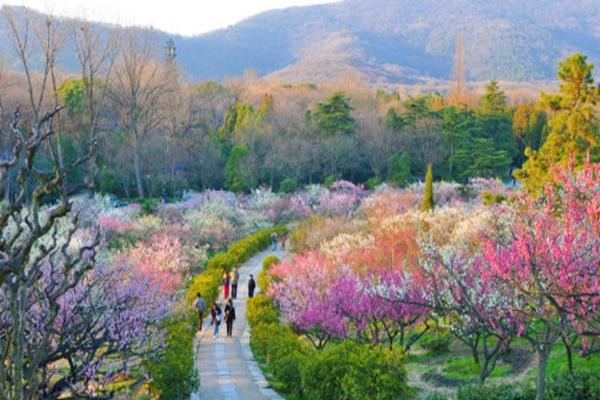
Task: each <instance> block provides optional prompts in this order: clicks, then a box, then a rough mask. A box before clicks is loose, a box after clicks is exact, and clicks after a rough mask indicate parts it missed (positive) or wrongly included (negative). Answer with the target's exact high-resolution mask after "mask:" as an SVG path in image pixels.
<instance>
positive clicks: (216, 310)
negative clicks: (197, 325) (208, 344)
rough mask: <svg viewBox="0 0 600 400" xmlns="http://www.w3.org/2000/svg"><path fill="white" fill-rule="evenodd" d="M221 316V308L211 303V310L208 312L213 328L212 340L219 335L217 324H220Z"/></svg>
mask: <svg viewBox="0 0 600 400" xmlns="http://www.w3.org/2000/svg"><path fill="white" fill-rule="evenodd" d="M222 315H223V312H222V311H221V308H220V307H219V306H218V305H217V303H215V302H214V301H213V303H212V306H211V310H210V316H211V317H212V319H211V321H210V324H211V325H212V326H213V327H214V332H213V338H215V339H216V338H217V335H218V334H219V324H220V323H221V316H222Z"/></svg>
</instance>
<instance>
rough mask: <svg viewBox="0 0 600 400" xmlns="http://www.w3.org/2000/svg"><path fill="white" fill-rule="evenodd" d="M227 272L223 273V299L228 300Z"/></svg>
mask: <svg viewBox="0 0 600 400" xmlns="http://www.w3.org/2000/svg"><path fill="white" fill-rule="evenodd" d="M229 283H230V280H229V271H225V272H223V298H224V299H227V298H229Z"/></svg>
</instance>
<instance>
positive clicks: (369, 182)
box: [367, 176, 381, 190]
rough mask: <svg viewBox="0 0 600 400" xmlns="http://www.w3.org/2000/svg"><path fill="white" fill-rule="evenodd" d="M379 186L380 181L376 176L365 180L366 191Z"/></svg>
mask: <svg viewBox="0 0 600 400" xmlns="http://www.w3.org/2000/svg"><path fill="white" fill-rule="evenodd" d="M380 184H381V179H379V178H378V177H376V176H373V177H371V178H369V179H367V189H369V190H373V189H375V188H376V187H377V186H379V185H380Z"/></svg>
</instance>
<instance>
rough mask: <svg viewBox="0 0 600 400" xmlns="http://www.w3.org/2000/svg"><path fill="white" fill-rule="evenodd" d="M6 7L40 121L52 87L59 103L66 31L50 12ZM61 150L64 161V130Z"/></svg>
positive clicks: (58, 143) (34, 113) (34, 114)
mask: <svg viewBox="0 0 600 400" xmlns="http://www.w3.org/2000/svg"><path fill="white" fill-rule="evenodd" d="M2 10H3V14H4V16H5V18H6V20H7V22H8V25H9V28H10V40H11V43H12V45H13V48H14V49H15V52H16V53H17V56H18V58H19V61H20V62H21V66H22V67H23V72H24V74H25V77H26V80H27V92H28V95H29V103H30V106H31V112H32V114H33V121H39V120H40V112H41V111H40V110H42V108H43V107H47V104H45V100H44V99H45V95H46V92H47V91H48V90H51V91H52V95H53V101H54V106H55V107H57V106H58V94H57V81H56V75H55V70H54V65H55V62H56V57H57V54H58V52H59V50H60V48H61V47H62V45H63V39H64V38H63V31H62V28H61V26H60V23H59V21H58V20H57V19H55V18H53V17H52V16H51V15H49V14H47V15H43V14H39V13H35V12H33V11H31V10H29V9H27V8H25V9H24V10H23V13H22V14H19V13H16V12H14V10H13V9H12V8H10V7H5V8H3V9H2ZM40 55H41V57H40ZM40 58H41V65H39V66H38V65H36V63H37V62H38V60H39V59H40ZM38 76H39V77H38ZM57 150H58V158H59V161H60V162H61V163H62V162H63V156H62V147H61V140H60V130H59V132H57Z"/></svg>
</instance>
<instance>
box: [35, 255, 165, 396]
mask: <svg viewBox="0 0 600 400" xmlns="http://www.w3.org/2000/svg"><path fill="white" fill-rule="evenodd" d="M163 281H164V276H161V275H156V274H150V273H148V271H142V270H141V269H140V268H139V267H138V266H136V265H135V263H132V262H130V260H128V259H127V258H123V257H116V258H115V259H114V260H112V261H110V262H107V263H105V262H100V263H98V264H97V265H96V267H95V268H94V269H93V270H92V271H90V273H89V274H88V275H86V277H85V279H83V280H82V281H81V282H80V283H79V284H78V285H77V286H76V287H74V288H73V289H72V290H70V291H68V292H67V293H66V294H65V296H63V297H62V298H61V299H60V302H59V304H60V307H61V311H60V313H59V315H58V318H57V320H56V324H55V325H54V327H53V328H54V330H55V331H56V332H60V333H59V334H53V336H52V341H51V343H52V345H51V346H50V348H49V349H48V351H47V353H46V355H45V357H44V358H43V359H42V361H41V363H40V364H41V365H43V366H44V369H45V371H46V372H47V373H52V372H55V371H56V368H55V367H54V365H55V364H54V363H55V362H56V361H58V360H66V361H67V362H68V368H69V370H68V373H66V374H65V376H64V377H63V378H62V379H61V380H60V381H58V382H57V383H55V384H54V390H53V391H54V392H55V393H58V392H60V389H61V386H66V387H68V388H70V390H71V392H74V393H79V394H86V395H94V396H95V397H98V396H99V393H94V392H91V393H90V390H91V389H90V388H95V387H102V386H104V385H106V384H108V383H111V382H112V381H113V380H114V379H115V377H116V376H117V375H118V374H119V373H121V372H128V371H129V369H130V368H131V367H132V366H135V365H138V364H139V362H140V360H141V359H142V358H143V357H145V356H147V355H148V354H153V353H154V352H156V351H157V350H159V349H160V348H162V346H164V344H163V337H164V329H160V328H159V326H160V323H161V321H163V320H164V319H165V318H167V317H169V316H170V315H172V314H173V310H174V308H175V299H176V298H175V296H174V291H173V290H171V289H170V288H166V287H165V285H164V284H163Z"/></svg>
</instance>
